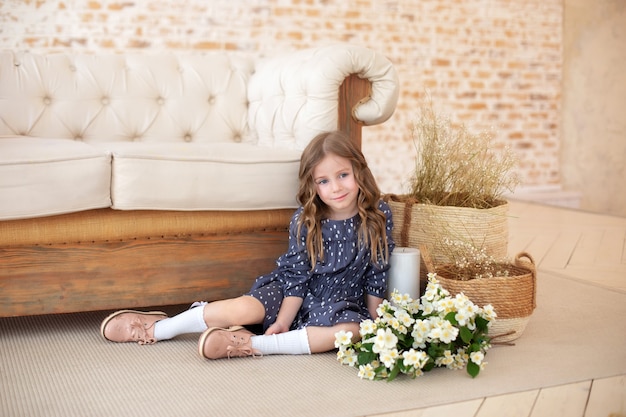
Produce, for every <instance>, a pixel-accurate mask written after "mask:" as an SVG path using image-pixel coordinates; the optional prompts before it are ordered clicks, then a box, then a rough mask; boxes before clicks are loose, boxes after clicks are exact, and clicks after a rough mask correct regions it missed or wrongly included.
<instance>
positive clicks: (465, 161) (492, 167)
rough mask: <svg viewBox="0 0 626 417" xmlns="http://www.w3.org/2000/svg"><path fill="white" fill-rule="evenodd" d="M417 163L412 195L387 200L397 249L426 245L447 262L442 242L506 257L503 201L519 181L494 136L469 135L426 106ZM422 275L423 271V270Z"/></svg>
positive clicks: (417, 129) (417, 134)
mask: <svg viewBox="0 0 626 417" xmlns="http://www.w3.org/2000/svg"><path fill="white" fill-rule="evenodd" d="M412 136H413V142H414V144H415V147H416V163H415V171H414V174H413V177H412V178H411V181H410V190H409V191H408V192H407V193H406V194H403V195H395V194H387V195H385V196H383V199H384V200H385V201H387V202H388V204H389V206H390V207H391V211H392V214H393V218H394V231H393V237H394V240H395V241H396V244H398V245H399V246H405V247H413V248H419V246H420V245H426V247H427V248H428V250H429V251H430V253H431V254H432V256H433V258H434V259H435V261H437V262H441V261H443V258H442V255H441V250H440V249H441V248H440V247H441V242H442V241H443V240H445V239H454V240H462V241H465V242H468V243H470V244H472V245H473V246H475V247H480V248H483V249H484V250H485V251H486V252H487V254H489V255H491V256H494V257H496V258H504V257H506V255H507V246H508V218H507V213H508V207H509V205H508V203H507V201H506V200H505V199H504V198H503V197H502V195H503V194H504V192H505V191H506V190H510V191H512V190H513V188H514V187H515V185H516V184H517V182H518V179H517V177H516V175H515V173H514V172H512V168H513V167H514V165H515V163H516V158H515V157H514V155H513V153H512V151H511V150H510V149H508V148H505V147H498V146H496V145H495V143H494V142H493V135H492V134H491V133H490V132H480V133H478V134H475V133H471V132H470V131H469V130H468V129H466V128H465V126H463V125H460V126H457V125H454V124H453V123H452V122H450V120H448V119H444V118H441V117H439V116H437V114H436V113H435V111H434V110H433V108H432V105H430V106H427V107H426V106H423V107H422V111H421V115H420V118H419V119H418V121H417V122H416V123H415V125H414V127H413V131H412ZM421 269H422V271H421V272H422V273H424V272H425V266H424V265H423V264H422V268H421Z"/></svg>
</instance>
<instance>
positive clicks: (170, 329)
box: [154, 303, 207, 341]
mask: <svg viewBox="0 0 626 417" xmlns="http://www.w3.org/2000/svg"><path fill="white" fill-rule="evenodd" d="M204 304H206V303H198V304H196V303H194V304H193V305H192V308H190V309H189V310H187V311H183V312H182V313H180V314H178V315H176V316H174V317H170V318H167V319H164V320H160V321H157V322H156V323H155V325H154V338H155V339H156V340H157V341H158V340H167V339H171V338H173V337H176V336H178V335H181V334H186V333H202V332H203V331H205V330H206V329H207V325H206V323H205V322H204ZM195 305H198V306H197V307H194V306H195Z"/></svg>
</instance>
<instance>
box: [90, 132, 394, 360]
mask: <svg viewBox="0 0 626 417" xmlns="http://www.w3.org/2000/svg"><path fill="white" fill-rule="evenodd" d="M299 179H300V187H299V190H298V195H297V198H298V202H299V203H300V204H301V207H300V208H298V210H296V212H295V214H294V215H293V217H292V219H291V223H290V225H289V248H288V251H287V253H285V254H284V255H282V256H281V257H279V258H278V260H277V268H276V269H275V270H274V271H273V272H271V273H270V274H268V275H263V276H261V277H259V278H257V279H256V281H255V283H254V285H253V286H252V289H251V290H250V292H248V293H247V294H245V295H243V296H241V297H238V298H233V299H227V300H220V301H215V302H211V303H204V302H202V303H194V304H193V305H192V307H191V308H190V309H189V310H187V311H185V312H183V313H181V314H179V315H177V316H174V317H171V318H168V317H167V315H166V314H165V313H162V312H156V311H153V312H139V311H133V310H122V311H118V312H116V313H113V314H111V315H110V316H109V317H107V318H106V319H105V320H104V321H103V322H102V325H101V327H100V331H101V334H102V336H103V337H104V338H105V339H107V340H110V341H113V342H131V341H133V342H138V343H139V344H151V343H155V342H156V341H161V340H166V339H171V338H173V337H175V336H177V335H180V334H184V333H194V332H198V333H200V332H203V333H202V336H201V337H200V341H199V346H198V348H199V352H200V355H202V356H203V357H205V358H208V359H218V358H224V357H229V358H230V357H233V356H261V355H269V354H309V353H317V352H326V351H329V350H332V349H334V347H335V344H334V343H335V333H337V332H338V331H340V330H344V331H346V332H348V331H350V332H352V334H353V335H354V338H355V339H357V338H358V335H359V324H360V322H361V321H362V320H364V319H368V318H373V317H376V316H377V314H376V309H377V307H378V305H379V304H380V303H381V302H382V300H383V298H384V296H385V293H386V290H387V271H388V269H389V262H388V260H389V256H390V253H391V251H392V250H393V247H394V243H393V240H392V238H391V229H392V226H393V223H392V219H391V210H390V209H389V206H388V205H387V204H386V203H385V202H383V201H382V200H380V191H379V189H378V186H377V185H376V181H375V180H374V177H373V176H372V173H371V171H370V169H369V168H368V166H367V162H366V161H365V158H364V156H363V154H362V153H361V151H360V150H359V149H358V148H357V147H356V146H355V145H354V144H353V143H352V141H351V140H350V138H349V137H347V135H345V134H344V133H341V132H329V133H322V134H320V135H318V136H316V137H315V138H314V139H313V140H312V141H311V143H310V144H309V145H308V146H307V147H306V149H305V150H304V152H303V153H302V157H301V160H300V173H299ZM255 324H262V325H263V330H264V334H263V335H254V334H253V333H252V332H250V331H248V330H247V329H246V328H244V327H243V326H247V325H255ZM355 341H356V340H355Z"/></svg>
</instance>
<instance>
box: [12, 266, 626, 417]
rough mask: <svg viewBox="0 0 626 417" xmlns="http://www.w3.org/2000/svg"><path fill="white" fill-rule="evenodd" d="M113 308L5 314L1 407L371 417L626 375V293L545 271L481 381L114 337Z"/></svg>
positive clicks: (325, 358) (76, 412)
mask: <svg viewBox="0 0 626 417" xmlns="http://www.w3.org/2000/svg"><path fill="white" fill-rule="evenodd" d="M106 313H107V312H99V313H85V314H71V315H60V316H41V317H22V318H8V319H7V318H5V319H0V352H1V356H0V378H1V379H0V382H1V387H0V402H1V405H0V415H3V416H64V417H67V416H135V415H137V416H138V415H149V416H199V415H201V416H243V415H257V416H275V417H278V416H289V417H291V416H363V415H373V414H378V413H383V412H391V411H399V410H406V409H415V408H421V407H428V406H433V405H437V404H443V403H450V402H455V401H462V400H469V399H473V398H481V397H484V396H492V395H497V394H504V393H509V392H517V391H523V390H530V389H536V388H539V387H547V386H553V385H559V384H564V383H570V382H575V381H581V380H587V379H590V378H600V377H608V376H614V375H619V374H624V373H626V343H625V342H626V324H625V323H626V322H625V320H624V317H626V294H624V293H621V292H617V291H612V290H606V289H603V288H600V287H597V286H592V285H589V284H586V283H582V282H578V281H574V280H571V279H566V278H561V277H558V276H555V275H549V274H547V273H543V272H541V271H540V273H539V290H538V308H537V310H535V313H534V315H533V317H532V319H531V321H530V323H529V325H528V327H527V329H526V332H525V333H524V335H523V337H522V338H521V339H519V340H518V341H517V344H516V345H515V346H511V347H496V348H493V349H492V350H490V351H489V353H488V355H487V361H488V366H487V368H486V369H485V370H484V371H483V372H482V373H481V374H480V375H479V376H478V377H477V378H476V379H471V378H470V377H468V376H467V375H466V374H465V373H464V371H450V370H447V369H437V370H434V371H432V372H430V373H427V374H426V375H425V376H423V377H421V378H418V379H415V380H411V379H408V378H399V379H397V380H395V381H393V382H391V383H387V382H384V381H377V382H372V381H361V380H360V379H359V378H358V377H357V375H356V370H355V369H354V368H349V367H347V366H341V365H339V363H337V362H336V361H335V356H334V354H321V355H311V356H266V357H263V358H261V359H252V358H245V359H232V360H219V361H205V360H203V359H201V358H200V357H199V356H198V354H197V352H196V339H197V336H194V335H189V336H185V337H182V338H180V339H178V340H175V341H169V342H161V343H157V344H156V345H153V346H138V345H134V344H113V343H108V342H105V341H104V340H102V339H101V337H100V335H99V333H98V326H99V323H100V321H101V319H102V318H103V317H104V316H105V315H106Z"/></svg>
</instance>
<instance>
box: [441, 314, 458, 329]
mask: <svg viewBox="0 0 626 417" xmlns="http://www.w3.org/2000/svg"><path fill="white" fill-rule="evenodd" d="M444 319H446V320H448V321H449V322H450V323H452V325H454V326H458V325H459V322H458V321H456V313H455V312H454V311H451V312H449V313H448V314H446V316H445V317H444Z"/></svg>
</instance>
